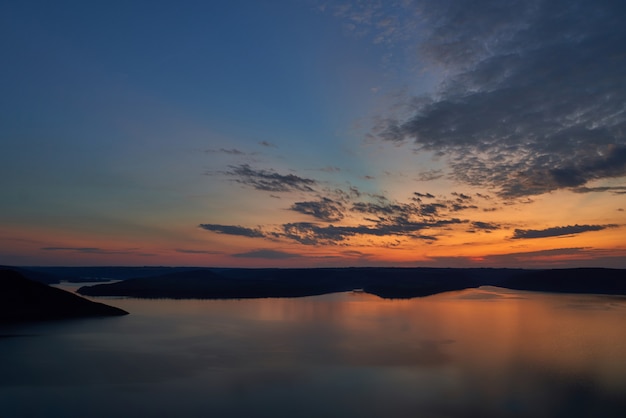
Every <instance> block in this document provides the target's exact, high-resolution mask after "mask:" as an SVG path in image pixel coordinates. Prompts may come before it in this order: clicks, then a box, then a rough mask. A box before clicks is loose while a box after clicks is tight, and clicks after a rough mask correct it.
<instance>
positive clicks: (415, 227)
mask: <svg viewBox="0 0 626 418" xmlns="http://www.w3.org/2000/svg"><path fill="white" fill-rule="evenodd" d="M462 222H463V221H461V220H459V219H447V220H437V221H433V222H426V221H425V222H411V221H407V220H394V221H390V222H389V221H381V222H379V223H378V224H375V225H356V226H344V225H340V226H334V225H328V226H322V225H318V224H315V223H310V222H296V223H287V224H284V225H283V226H282V229H283V230H282V233H281V234H280V236H282V237H285V238H288V239H291V240H293V241H297V242H299V243H300V244H304V245H338V244H341V243H342V242H343V241H345V240H347V239H349V238H352V237H355V236H357V235H360V236H372V237H391V236H406V237H410V238H414V239H422V240H426V241H435V240H436V239H437V238H435V237H433V236H429V235H422V234H420V233H418V232H419V231H422V230H425V229H429V228H440V227H443V226H448V225H452V224H458V223H462Z"/></svg>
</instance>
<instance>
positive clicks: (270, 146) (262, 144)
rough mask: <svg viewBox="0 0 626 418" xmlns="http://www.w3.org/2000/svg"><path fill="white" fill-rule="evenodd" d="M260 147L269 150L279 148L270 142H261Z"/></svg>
mask: <svg viewBox="0 0 626 418" xmlns="http://www.w3.org/2000/svg"><path fill="white" fill-rule="evenodd" d="M259 145H261V146H263V147H268V148H278V146H277V145H276V144H273V143H271V142H268V141H260V142H259Z"/></svg>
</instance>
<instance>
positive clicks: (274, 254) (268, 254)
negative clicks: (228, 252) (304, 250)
mask: <svg viewBox="0 0 626 418" xmlns="http://www.w3.org/2000/svg"><path fill="white" fill-rule="evenodd" d="M232 257H237V258H264V259H268V260H284V259H287V258H299V257H302V256H301V255H300V254H294V253H287V252H284V251H277V250H270V249H260V250H255V251H249V252H245V253H239V254H233V255H232Z"/></svg>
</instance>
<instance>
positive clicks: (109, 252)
mask: <svg viewBox="0 0 626 418" xmlns="http://www.w3.org/2000/svg"><path fill="white" fill-rule="evenodd" d="M41 249H42V250H44V251H68V252H75V253H80V254H99V255H129V254H132V255H138V256H142V257H151V256H154V255H155V254H150V253H143V252H140V251H137V248H129V249H126V250H107V249H104V248H98V247H42V248H41Z"/></svg>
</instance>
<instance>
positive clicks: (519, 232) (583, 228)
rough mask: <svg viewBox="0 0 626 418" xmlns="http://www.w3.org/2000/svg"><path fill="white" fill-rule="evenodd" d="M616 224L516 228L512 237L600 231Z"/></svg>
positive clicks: (544, 236)
mask: <svg viewBox="0 0 626 418" xmlns="http://www.w3.org/2000/svg"><path fill="white" fill-rule="evenodd" d="M617 226H618V225H613V224H609V225H567V226H555V227H552V228H546V229H516V230H515V232H514V234H513V237H512V238H513V239H530V238H547V237H558V236H563V235H575V234H581V233H583V232H590V231H602V230H604V229H607V228H616V227H617Z"/></svg>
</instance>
